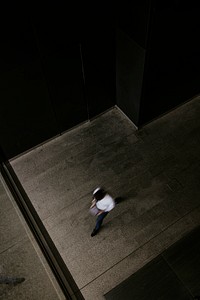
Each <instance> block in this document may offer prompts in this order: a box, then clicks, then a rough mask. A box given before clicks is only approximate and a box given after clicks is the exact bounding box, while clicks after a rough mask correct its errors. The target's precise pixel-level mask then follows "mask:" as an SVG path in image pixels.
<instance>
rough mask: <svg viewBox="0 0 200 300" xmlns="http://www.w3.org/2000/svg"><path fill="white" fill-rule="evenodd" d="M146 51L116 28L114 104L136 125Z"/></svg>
mask: <svg viewBox="0 0 200 300" xmlns="http://www.w3.org/2000/svg"><path fill="white" fill-rule="evenodd" d="M145 55H146V51H145V49H144V48H142V47H141V46H140V45H138V44H137V43H136V42H135V41H134V40H133V39H132V38H130V37H129V36H128V35H127V34H126V33H125V32H123V31H122V30H120V29H119V28H117V29H116V104H117V106H118V107H119V108H120V109H121V110H122V111H123V112H124V113H125V115H127V117H128V118H129V119H130V120H131V121H132V122H133V123H134V124H135V125H136V126H138V122H139V111H140V100H141V93H142V85H143V73H144V64H145Z"/></svg>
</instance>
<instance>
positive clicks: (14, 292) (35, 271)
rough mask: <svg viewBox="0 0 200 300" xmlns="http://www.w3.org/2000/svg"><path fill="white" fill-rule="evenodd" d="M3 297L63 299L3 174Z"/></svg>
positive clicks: (0, 245)
mask: <svg viewBox="0 0 200 300" xmlns="http://www.w3.org/2000/svg"><path fill="white" fill-rule="evenodd" d="M0 204H1V208H0V236H1V238H0V241H1V243H0V299H2V300H4V299H5V300H13V299H14V300H23V299H24V300H27V299H31V300H38V299H43V300H56V299H64V297H63V295H62V292H61V290H60V287H59V286H58V284H57V282H56V281H55V278H54V277H53V274H52V272H51V270H50V268H49V266H48V264H47V262H46V261H45V259H44V257H43V255H42V253H41V251H40V249H39V247H38V245H37V244H36V242H35V241H34V238H33V236H32V234H31V232H30V230H29V228H28V226H27V225H26V223H25V221H24V220H23V218H22V215H21V213H20V211H19V210H18V207H17V205H16V203H15V202H14V200H13V198H12V196H11V194H10V193H9V191H8V190H7V188H6V186H5V184H4V180H3V178H2V177H1V176H0Z"/></svg>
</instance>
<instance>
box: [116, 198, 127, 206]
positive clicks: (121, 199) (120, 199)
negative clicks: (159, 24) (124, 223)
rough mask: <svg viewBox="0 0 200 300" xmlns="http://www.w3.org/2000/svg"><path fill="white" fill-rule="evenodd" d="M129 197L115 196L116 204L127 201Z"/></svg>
mask: <svg viewBox="0 0 200 300" xmlns="http://www.w3.org/2000/svg"><path fill="white" fill-rule="evenodd" d="M127 199H128V197H116V198H115V203H116V204H119V203H121V202H122V201H125V200H127Z"/></svg>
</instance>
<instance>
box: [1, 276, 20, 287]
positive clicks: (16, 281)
mask: <svg viewBox="0 0 200 300" xmlns="http://www.w3.org/2000/svg"><path fill="white" fill-rule="evenodd" d="M24 281H25V278H23V277H20V278H19V277H9V276H0V284H12V285H17V284H19V283H22V282H24Z"/></svg>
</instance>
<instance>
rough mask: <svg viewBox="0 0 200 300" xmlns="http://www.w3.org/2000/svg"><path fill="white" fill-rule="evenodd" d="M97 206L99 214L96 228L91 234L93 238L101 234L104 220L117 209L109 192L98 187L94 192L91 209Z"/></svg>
mask: <svg viewBox="0 0 200 300" xmlns="http://www.w3.org/2000/svg"><path fill="white" fill-rule="evenodd" d="M95 206H96V208H97V209H98V213H97V220H96V225H95V228H94V230H93V231H92V233H91V236H92V237H93V236H95V235H96V234H97V233H98V232H99V229H100V227H101V225H102V222H103V220H104V218H105V217H106V216H107V215H108V213H109V212H110V211H111V210H112V209H113V208H114V207H115V201H114V199H113V198H112V197H111V196H110V195H109V194H108V193H107V192H105V191H104V190H103V189H102V188H100V187H98V188H96V189H95V190H94V192H93V200H92V205H91V207H90V208H93V207H95Z"/></svg>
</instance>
